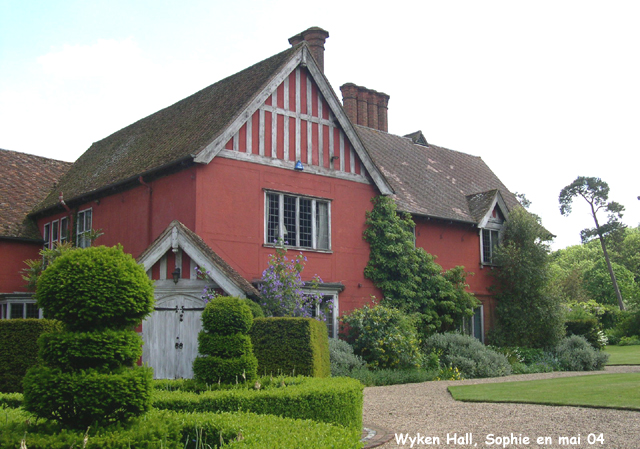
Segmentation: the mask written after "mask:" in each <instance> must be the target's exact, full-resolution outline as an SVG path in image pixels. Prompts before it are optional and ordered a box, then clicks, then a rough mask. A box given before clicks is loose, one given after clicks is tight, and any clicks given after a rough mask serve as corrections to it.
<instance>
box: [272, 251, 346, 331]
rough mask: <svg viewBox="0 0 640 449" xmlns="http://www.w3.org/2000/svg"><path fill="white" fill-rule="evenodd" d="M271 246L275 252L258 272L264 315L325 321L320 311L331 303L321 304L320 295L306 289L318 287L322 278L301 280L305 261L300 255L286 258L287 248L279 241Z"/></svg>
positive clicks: (328, 307) (330, 307) (324, 316)
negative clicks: (267, 264)
mask: <svg viewBox="0 0 640 449" xmlns="http://www.w3.org/2000/svg"><path fill="white" fill-rule="evenodd" d="M274 243H275V244H276V248H275V249H276V252H275V254H271V255H270V256H269V266H268V267H267V269H266V270H264V272H263V273H262V279H261V282H260V294H261V296H262V303H261V306H262V308H263V310H264V311H265V314H266V315H267V316H298V317H312V318H316V319H317V320H320V321H326V314H325V313H324V311H323V309H325V308H327V309H328V310H331V309H332V307H333V304H332V302H333V301H332V300H327V301H324V304H323V297H322V294H320V293H318V292H312V291H310V290H309V289H315V288H318V285H319V284H321V283H322V279H320V277H319V276H318V275H315V276H314V277H313V279H312V280H311V281H307V282H305V281H303V280H302V271H303V270H304V267H305V264H306V262H307V258H306V257H305V256H304V255H303V254H302V253H300V254H298V255H297V256H294V257H287V249H286V248H285V247H284V245H283V244H282V240H277V241H275V242H274ZM305 287H306V289H305ZM320 306H322V307H320Z"/></svg>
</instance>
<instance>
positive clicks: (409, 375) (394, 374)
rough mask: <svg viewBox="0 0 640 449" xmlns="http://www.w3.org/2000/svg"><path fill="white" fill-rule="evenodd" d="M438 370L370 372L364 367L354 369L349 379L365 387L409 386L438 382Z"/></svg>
mask: <svg viewBox="0 0 640 449" xmlns="http://www.w3.org/2000/svg"><path fill="white" fill-rule="evenodd" d="M438 375H439V370H437V369H436V370H433V369H430V370H424V369H422V368H409V369H391V368H381V369H377V370H370V369H367V368H366V367H361V368H354V369H353V370H352V371H351V372H350V373H349V377H351V378H353V379H357V380H359V381H360V382H361V383H362V384H363V385H364V386H365V387H382V386H386V385H400V384H411V383H419V382H428V381H432V380H438Z"/></svg>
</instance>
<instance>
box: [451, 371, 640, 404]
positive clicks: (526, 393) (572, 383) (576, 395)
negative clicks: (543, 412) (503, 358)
mask: <svg viewBox="0 0 640 449" xmlns="http://www.w3.org/2000/svg"><path fill="white" fill-rule="evenodd" d="M639 386H640V373H627V374H595V375H588V376H575V377H559V378H555V379H545V380H531V381H521V382H500V383H491V384H478V385H456V386H450V387H449V392H450V393H451V395H452V396H453V398H454V399H456V400H458V401H470V402H521V403H531V404H546V405H572V406H583V407H604V408H617V409H629V410H640V388H638V387H639Z"/></svg>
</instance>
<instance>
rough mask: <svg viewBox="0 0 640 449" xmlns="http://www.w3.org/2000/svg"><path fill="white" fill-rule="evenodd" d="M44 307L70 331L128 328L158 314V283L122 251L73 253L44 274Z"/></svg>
mask: <svg viewBox="0 0 640 449" xmlns="http://www.w3.org/2000/svg"><path fill="white" fill-rule="evenodd" d="M36 299H37V300H38V305H39V306H40V307H41V308H42V309H43V311H44V315H45V317H47V318H54V319H57V320H60V321H62V322H63V323H65V324H66V326H67V328H68V329H69V330H70V331H76V332H85V331H97V330H101V329H107V328H109V329H126V328H130V327H132V326H136V325H137V324H138V323H140V322H141V321H142V320H143V319H144V318H145V317H146V316H147V315H149V314H150V313H151V312H152V311H153V303H154V299H153V283H152V281H151V280H150V279H149V278H148V277H147V274H146V273H145V271H144V268H143V267H142V266H140V265H138V264H137V263H136V261H135V259H134V258H133V257H131V255H130V254H125V253H124V252H123V251H122V247H113V248H107V247H105V246H98V247H91V248H85V249H81V250H75V251H69V252H67V253H65V254H63V255H62V256H60V257H58V258H57V259H56V260H55V261H54V262H53V263H52V264H51V265H50V266H49V267H47V269H46V270H44V272H43V273H42V275H41V276H40V279H39V280H38V287H37V290H36Z"/></svg>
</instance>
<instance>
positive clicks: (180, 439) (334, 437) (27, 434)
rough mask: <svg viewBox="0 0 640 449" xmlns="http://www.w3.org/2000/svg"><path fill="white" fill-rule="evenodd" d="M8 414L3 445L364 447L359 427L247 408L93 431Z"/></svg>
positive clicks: (0, 427)
mask: <svg viewBox="0 0 640 449" xmlns="http://www.w3.org/2000/svg"><path fill="white" fill-rule="evenodd" d="M3 415H4V416H3V419H2V421H1V422H0V447H20V444H21V441H22V440H23V438H24V442H25V445H26V447H28V448H29V449H68V448H70V447H86V448H87V449H116V448H117V449H121V448H130V449H138V448H145V449H149V448H162V449H183V448H203V447H211V448H213V447H220V446H224V447H225V448H227V447H228V448H242V449H264V448H274V447H277V448H279V449H325V448H330V447H333V448H341V449H342V448H344V449H350V448H354V449H355V448H360V447H362V444H361V443H360V442H359V439H360V430H355V429H345V428H344V427H340V426H333V425H330V424H326V423H318V422H314V421H310V420H300V419H289V418H282V417H278V416H272V415H256V414H253V413H245V412H243V413H175V412H171V411H166V410H152V411H150V412H148V413H147V414H145V415H143V416H141V417H139V418H136V419H135V420H134V421H133V422H131V423H130V424H129V425H127V426H123V425H113V426H109V427H97V428H96V427H91V428H90V429H89V431H88V434H86V433H85V432H83V431H71V430H67V429H63V428H61V427H60V426H59V425H58V424H56V423H54V422H51V421H44V420H39V421H38V422H37V423H33V422H30V421H29V420H28V418H29V415H27V414H26V413H24V412H23V411H21V410H19V409H7V410H5V411H4V412H3ZM85 436H86V445H85V443H84V439H85Z"/></svg>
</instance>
